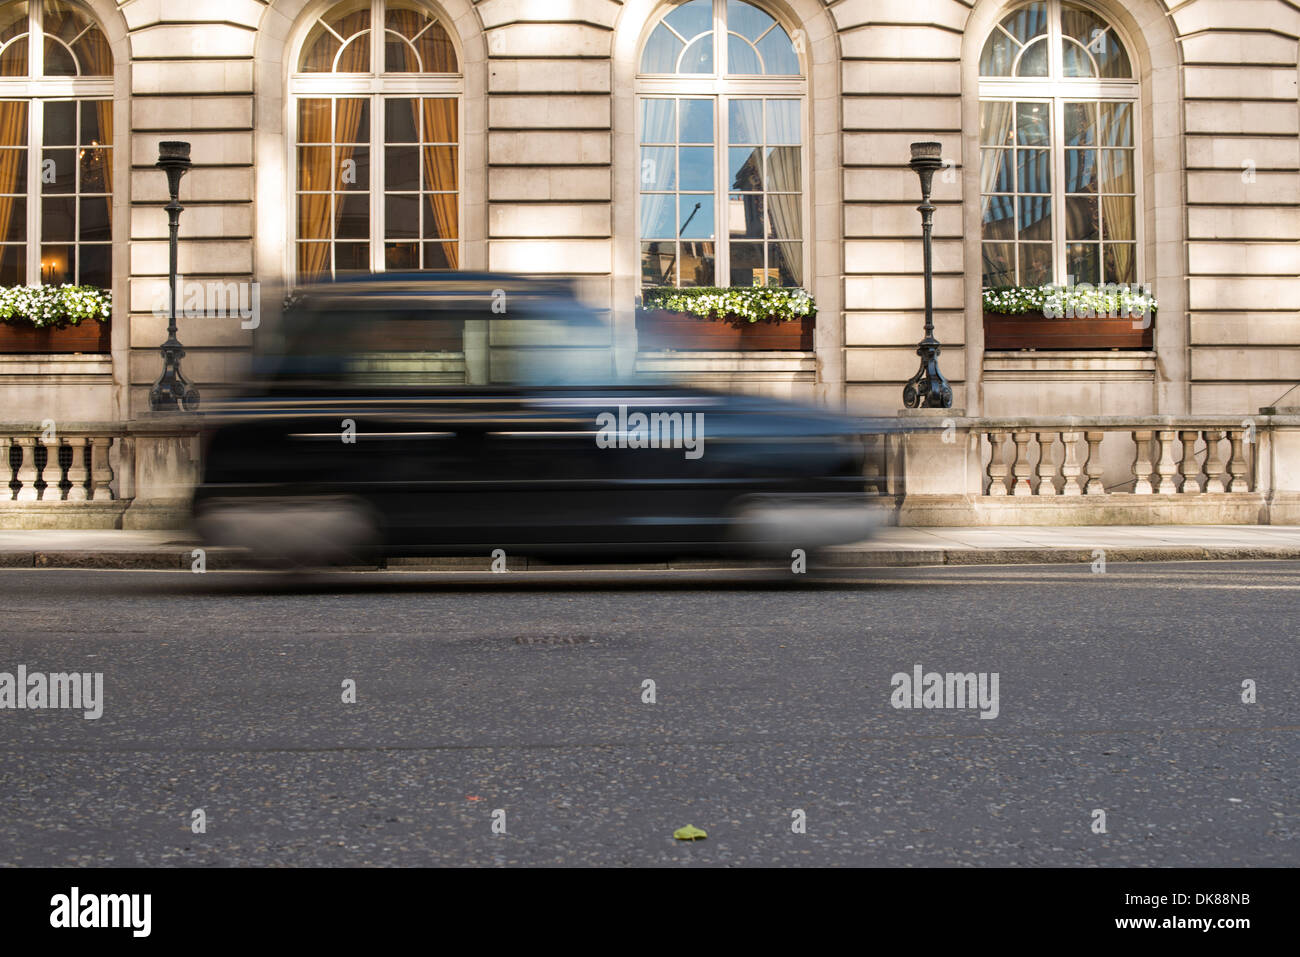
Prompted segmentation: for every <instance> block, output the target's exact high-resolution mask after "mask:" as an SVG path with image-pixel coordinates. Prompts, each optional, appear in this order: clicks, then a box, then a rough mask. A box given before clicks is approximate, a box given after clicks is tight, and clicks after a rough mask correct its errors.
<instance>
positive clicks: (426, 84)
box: [285, 0, 465, 286]
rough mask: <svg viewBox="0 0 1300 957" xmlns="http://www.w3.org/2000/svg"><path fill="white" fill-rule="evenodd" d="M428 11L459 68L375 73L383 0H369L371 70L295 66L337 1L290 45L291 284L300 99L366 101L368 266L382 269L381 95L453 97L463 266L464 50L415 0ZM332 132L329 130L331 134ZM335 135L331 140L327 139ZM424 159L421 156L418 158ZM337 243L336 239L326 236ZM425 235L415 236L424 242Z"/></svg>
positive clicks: (432, 10)
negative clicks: (300, 69)
mask: <svg viewBox="0 0 1300 957" xmlns="http://www.w3.org/2000/svg"><path fill="white" fill-rule="evenodd" d="M417 2H418V3H419V5H420V6H421V7H423V8H424V9H425V11H427V12H428V14H429V15H430V16H432V17H434V18H436V19H437V21H438V23H439V24H440V25H441V26H442V28H443V30H445V31H446V33H447V36H448V37H449V38H450V39H451V41H452V48H453V49H454V50H455V51H456V62H457V65H459V66H460V67H461V72H459V73H385V72H383V71H382V70H380V71H378V72H376V67H382V66H383V64H384V36H385V26H384V25H385V23H386V22H387V16H386V12H387V3H386V2H385V0H372V2H371V6H370V10H371V13H370V18H371V19H370V67H371V72H369V73H300V72H297V71H296V67H297V66H298V63H299V61H300V59H301V57H302V52H303V47H304V46H305V45H306V42H307V37H308V36H309V34H310V33H311V28H312V27H314V26H315V25H316V24H317V22H319V21H320V19H321V17H323V16H325V15H326V14H328V13H329V12H330V11H331V10H332V9H334V7H335V6H336V5H337V3H336V2H331V3H328V4H325V5H322V6H321V7H320V9H319V10H318V11H317V12H316V15H315V16H313V17H312V18H311V19H310V20H309V21H307V23H306V24H305V26H304V29H303V31H302V35H301V36H300V37H299V38H298V41H297V42H296V43H295V44H293V47H292V53H293V58H292V59H291V60H290V61H289V62H290V63H291V64H293V66H294V67H295V70H294V72H291V73H290V74H289V95H288V97H287V98H286V99H287V107H286V109H287V116H286V117H285V129H286V131H287V132H288V136H287V138H286V145H287V147H288V150H289V162H288V164H287V167H288V169H287V173H288V182H287V184H286V188H287V192H286V194H285V195H287V196H290V197H292V208H291V209H290V211H289V230H290V233H291V235H290V239H289V242H288V243H287V244H286V245H287V248H286V262H285V275H286V276H289V277H291V279H290V285H291V286H295V285H297V284H298V283H300V282H302V281H303V280H302V278H301V277H300V276H299V275H298V241H299V240H300V239H301V237H300V236H299V235H298V192H299V190H298V145H299V144H298V100H300V99H340V98H361V97H365V98H367V99H369V100H370V240H369V243H370V271H371V272H373V273H380V272H385V271H386V270H385V268H384V243H385V237H384V194H385V192H386V187H387V183H386V182H385V176H384V162H383V157H384V148H385V145H386V144H385V142H384V97H385V96H393V97H420V98H442V99H454V100H455V101H456V218H457V224H456V247H457V255H458V259H459V261H460V265H461V268H464V255H465V203H464V195H465V192H464V183H465V142H464V141H465V123H464V117H465V74H464V63H465V59H464V53H463V51H462V50H461V49H460V46H459V45H458V44H457V43H456V35H455V31H454V30H452V29H451V20H450V19H449V18H448V17H447V15H446V14H445V13H443V12H442V10H441V9H440V8H439V7H436V6H434V5H432V4H429V3H424V2H423V0H417ZM332 135H333V134H331V136H332ZM332 142H333V140H331V143H332ZM423 162H424V159H423V157H421V163H423ZM330 242H337V240H330ZM424 242H425V240H424V239H423V237H421V238H419V239H417V240H416V243H418V244H422V243H424Z"/></svg>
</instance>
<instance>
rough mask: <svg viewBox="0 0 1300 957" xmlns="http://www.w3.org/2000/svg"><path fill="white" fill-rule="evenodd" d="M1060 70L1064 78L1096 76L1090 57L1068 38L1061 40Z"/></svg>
mask: <svg viewBox="0 0 1300 957" xmlns="http://www.w3.org/2000/svg"><path fill="white" fill-rule="evenodd" d="M1061 68H1062V71H1063V72H1064V74H1065V75H1066V76H1071V77H1077V76H1096V75H1097V70H1096V68H1095V67H1093V65H1092V57H1091V56H1089V55H1088V51H1087V50H1085V49H1084V48H1083V47H1082V46H1081V45H1079V44H1078V43H1075V42H1074V41H1073V40H1071V39H1070V38H1069V37H1062V38H1061Z"/></svg>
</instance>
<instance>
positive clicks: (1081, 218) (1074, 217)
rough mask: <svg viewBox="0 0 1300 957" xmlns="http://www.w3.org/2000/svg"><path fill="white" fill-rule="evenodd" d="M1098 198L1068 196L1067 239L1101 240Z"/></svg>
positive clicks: (1066, 209)
mask: <svg viewBox="0 0 1300 957" xmlns="http://www.w3.org/2000/svg"><path fill="white" fill-rule="evenodd" d="M1100 237H1101V234H1100V230H1099V229H1098V222H1097V197H1095V196H1067V197H1066V199H1065V238H1066V239H1089V240H1091V239H1099V238H1100Z"/></svg>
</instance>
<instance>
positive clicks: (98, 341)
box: [0, 319, 113, 355]
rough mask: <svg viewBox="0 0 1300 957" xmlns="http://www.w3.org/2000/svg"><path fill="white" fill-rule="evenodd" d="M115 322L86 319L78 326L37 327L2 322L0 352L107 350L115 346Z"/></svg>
mask: <svg viewBox="0 0 1300 957" xmlns="http://www.w3.org/2000/svg"><path fill="white" fill-rule="evenodd" d="M112 331H113V330H112V322H111V321H105V322H100V321H99V320H97V319H87V320H84V321H83V322H81V323H79V324H78V325H75V326H46V327H44V328H42V329H37V328H36V327H35V326H33V325H32V324H31V323H29V322H24V321H22V320H17V321H13V322H0V355H21V354H24V353H47V354H52V355H57V354H65V355H66V354H68V353H73V352H82V353H107V352H109V351H111V347H112V342H111V340H112Z"/></svg>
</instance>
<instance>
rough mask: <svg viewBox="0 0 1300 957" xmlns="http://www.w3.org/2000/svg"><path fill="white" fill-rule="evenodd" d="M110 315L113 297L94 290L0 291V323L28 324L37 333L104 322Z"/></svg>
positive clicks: (42, 288) (44, 288)
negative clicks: (87, 322)
mask: <svg viewBox="0 0 1300 957" xmlns="http://www.w3.org/2000/svg"><path fill="white" fill-rule="evenodd" d="M112 314H113V294H112V293H111V292H109V291H108V290H107V289H99V288H97V287H95V286H73V285H68V284H66V283H65V284H64V285H61V286H8V287H0V322H29V323H31V324H32V325H33V326H35V327H36V328H37V329H44V328H46V327H49V326H77V325H80V324H81V323H82V322H83V321H85V320H87V319H95V320H98V321H99V322H105V321H106V320H107V319H108V318H109V317H110V316H111V315H112Z"/></svg>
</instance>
